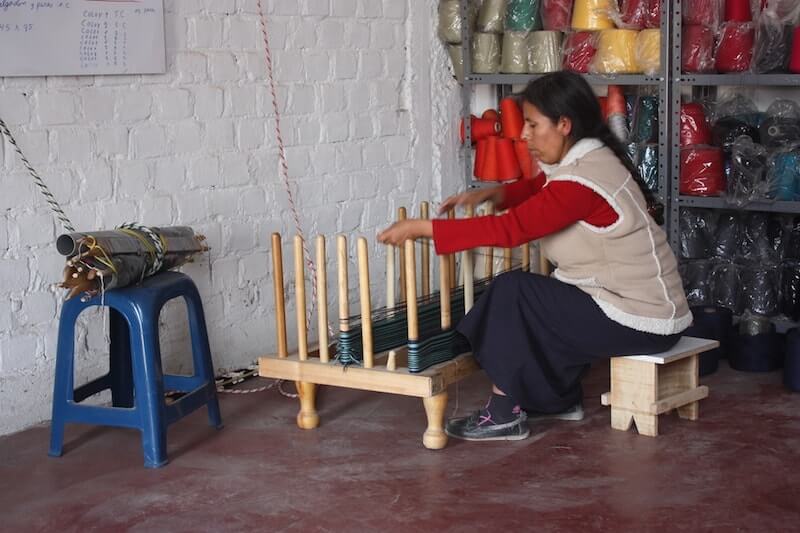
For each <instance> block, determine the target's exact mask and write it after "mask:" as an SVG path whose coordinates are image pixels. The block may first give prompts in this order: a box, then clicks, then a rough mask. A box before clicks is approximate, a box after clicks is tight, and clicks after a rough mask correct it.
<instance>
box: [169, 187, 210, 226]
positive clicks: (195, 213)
mask: <svg viewBox="0 0 800 533" xmlns="http://www.w3.org/2000/svg"><path fill="white" fill-rule="evenodd" d="M207 196H208V192H207V191H204V190H199V191H184V192H183V193H181V194H180V195H178V196H176V198H175V208H176V211H177V218H178V220H179V221H180V223H181V224H194V223H195V222H197V221H199V220H202V219H204V218H206V217H207V216H208V209H206V205H205V199H206V197H207Z"/></svg>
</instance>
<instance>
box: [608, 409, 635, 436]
mask: <svg viewBox="0 0 800 533" xmlns="http://www.w3.org/2000/svg"><path fill="white" fill-rule="evenodd" d="M631 422H633V413H631V412H630V411H628V410H627V409H621V408H619V407H614V406H613V405H612V406H611V427H612V428H614V429H618V430H620V431H628V430H629V429H630V427H631Z"/></svg>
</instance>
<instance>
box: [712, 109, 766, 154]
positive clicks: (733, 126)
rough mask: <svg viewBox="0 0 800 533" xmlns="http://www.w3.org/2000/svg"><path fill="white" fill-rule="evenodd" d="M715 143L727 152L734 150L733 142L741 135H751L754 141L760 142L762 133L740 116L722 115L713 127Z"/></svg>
mask: <svg viewBox="0 0 800 533" xmlns="http://www.w3.org/2000/svg"><path fill="white" fill-rule="evenodd" d="M711 136H712V138H713V140H714V144H715V145H716V146H719V147H721V148H722V151H723V152H725V153H726V154H730V153H731V152H732V151H733V143H734V141H736V139H738V138H739V137H741V136H747V137H750V138H751V139H752V140H753V142H760V141H761V135H760V134H759V132H758V128H755V127H753V126H751V125H750V124H748V123H747V122H745V121H744V120H742V119H741V118H739V117H733V116H729V117H722V118H720V119H718V120H717V121H716V122H714V124H713V125H712V127H711Z"/></svg>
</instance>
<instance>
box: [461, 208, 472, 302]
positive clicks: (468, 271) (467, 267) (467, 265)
mask: <svg viewBox="0 0 800 533" xmlns="http://www.w3.org/2000/svg"><path fill="white" fill-rule="evenodd" d="M473 215H474V209H473V207H472V206H471V205H469V206H467V212H466V216H467V217H472V216H473ZM463 253H464V255H463V256H462V258H461V269H462V270H463V271H464V276H463V277H464V314H466V313H469V310H470V309H472V305H473V304H474V303H475V284H474V276H475V273H474V267H473V261H472V259H473V257H472V250H464V252H463Z"/></svg>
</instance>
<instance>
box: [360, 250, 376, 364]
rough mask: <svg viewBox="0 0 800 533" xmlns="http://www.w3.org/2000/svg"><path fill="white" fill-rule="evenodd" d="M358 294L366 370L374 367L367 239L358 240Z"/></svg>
mask: <svg viewBox="0 0 800 533" xmlns="http://www.w3.org/2000/svg"><path fill="white" fill-rule="evenodd" d="M358 292H359V295H360V299H361V343H362V351H363V354H364V368H372V367H373V364H374V362H373V354H372V346H373V344H372V304H371V302H370V293H369V259H368V256H367V239H365V238H364V237H360V238H359V239H358Z"/></svg>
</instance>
